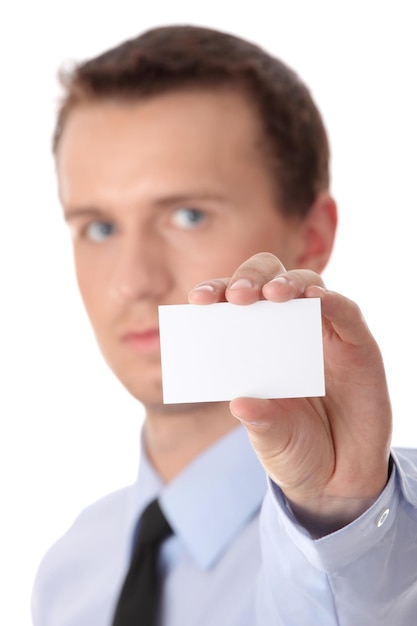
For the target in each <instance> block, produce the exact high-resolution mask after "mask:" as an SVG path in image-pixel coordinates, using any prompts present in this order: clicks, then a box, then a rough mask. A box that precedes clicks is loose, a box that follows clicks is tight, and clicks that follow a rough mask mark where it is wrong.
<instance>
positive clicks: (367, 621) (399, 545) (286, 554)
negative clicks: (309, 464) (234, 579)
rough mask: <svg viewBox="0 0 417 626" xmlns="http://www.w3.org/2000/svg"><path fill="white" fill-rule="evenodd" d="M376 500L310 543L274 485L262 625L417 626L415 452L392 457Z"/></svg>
mask: <svg viewBox="0 0 417 626" xmlns="http://www.w3.org/2000/svg"><path fill="white" fill-rule="evenodd" d="M392 457H393V461H394V467H393V471H392V473H391V477H390V479H389V481H388V484H387V485H386V487H385V489H384V491H383V492H382V494H381V495H380V497H379V498H378V500H377V501H376V502H375V503H374V504H373V505H372V507H371V508H370V509H368V510H367V511H366V512H365V513H364V514H363V515H361V517H359V518H358V519H356V520H355V521H354V522H352V523H351V524H349V525H348V526H346V527H344V528H343V529H341V530H338V531H337V532H334V533H332V534H330V535H326V536H325V537H322V538H320V539H312V538H311V537H310V535H309V533H308V532H307V531H306V530H305V529H304V528H303V527H302V526H301V525H300V524H299V523H298V522H297V520H296V519H295V518H294V516H293V515H292V513H291V511H290V510H289V509H288V507H287V506H286V503H285V499H284V498H283V496H282V493H281V491H280V489H279V488H278V487H277V486H276V485H274V484H273V483H272V482H269V489H268V493H267V495H266V498H265V501H264V504H263V508H262V512H261V524H260V528H261V547H262V559H263V566H262V572H261V577H260V584H259V587H258V596H257V624H259V626H261V624H262V625H265V624H276V625H277V626H281V625H282V626H299V625H300V624H312V625H313V624H314V625H316V624H320V626H353V625H354V626H374V625H375V626H377V625H378V626H392V625H393V624H398V625H400V624H401V626H415V625H416V623H417V622H416V620H417V450H404V449H403V450H398V451H394V452H393V453H392Z"/></svg>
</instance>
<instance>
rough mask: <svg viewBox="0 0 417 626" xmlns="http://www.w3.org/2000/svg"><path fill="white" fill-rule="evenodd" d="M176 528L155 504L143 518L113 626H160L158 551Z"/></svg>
mask: <svg viewBox="0 0 417 626" xmlns="http://www.w3.org/2000/svg"><path fill="white" fill-rule="evenodd" d="M171 533H172V528H171V527H170V525H169V524H168V522H167V520H166V519H165V517H164V514H163V513H162V511H161V509H160V506H159V503H158V500H153V501H152V502H151V503H150V504H149V505H148V507H147V508H146V509H145V511H144V512H143V514H142V517H141V520H140V527H139V535H138V539H137V543H136V546H135V549H134V553H133V556H132V561H131V563H130V567H129V571H128V572H127V575H126V578H125V581H124V583H123V587H122V590H121V592H120V596H119V600H118V603H117V606H116V612H115V614H114V618H113V626H156V619H157V615H158V602H159V590H160V589H159V587H160V585H159V580H158V568H157V559H158V550H159V547H160V545H161V543H162V541H163V540H164V539H166V537H168V536H169V535H170V534H171Z"/></svg>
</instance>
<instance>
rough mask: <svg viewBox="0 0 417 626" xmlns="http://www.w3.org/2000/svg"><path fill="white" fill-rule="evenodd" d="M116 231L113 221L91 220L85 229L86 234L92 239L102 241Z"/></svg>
mask: <svg viewBox="0 0 417 626" xmlns="http://www.w3.org/2000/svg"><path fill="white" fill-rule="evenodd" d="M114 231H115V226H114V224H112V223H111V222H90V224H88V226H87V227H86V229H85V236H86V237H87V239H90V240H91V241H95V242H100V241H103V240H104V239H107V237H110V235H112V234H113V233H114Z"/></svg>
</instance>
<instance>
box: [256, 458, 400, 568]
mask: <svg viewBox="0 0 417 626" xmlns="http://www.w3.org/2000/svg"><path fill="white" fill-rule="evenodd" d="M397 475H398V471H397V468H396V466H395V464H394V466H393V469H392V472H391V476H390V478H389V480H388V483H387V485H386V486H385V489H384V491H383V492H382V493H381V495H380V496H379V498H378V499H377V500H376V501H375V502H374V504H373V505H372V506H371V507H370V508H369V509H368V510H367V511H365V513H363V514H362V515H361V516H360V517H358V518H357V519H356V520H354V521H353V522H351V523H350V524H348V525H347V526H345V527H343V528H341V529H340V530H337V531H336V532H334V533H331V534H329V535H326V536H324V537H321V538H320V539H312V538H311V536H310V534H309V532H308V531H307V530H306V529H305V528H304V527H303V526H302V525H301V524H300V523H299V522H298V520H297V519H296V518H295V516H294V515H293V513H292V512H291V510H290V509H289V507H288V506H287V504H286V500H285V498H284V496H283V493H282V491H281V489H280V488H279V487H278V486H277V485H276V484H275V483H273V482H272V481H271V480H270V479H268V484H269V493H270V494H271V496H272V499H273V503H274V507H275V510H276V512H277V514H278V519H279V522H280V524H281V526H282V527H283V529H284V531H285V533H286V534H287V536H288V537H289V538H290V539H291V541H292V542H293V543H294V544H295V545H296V546H297V548H298V549H299V550H300V551H301V552H302V553H303V554H304V556H305V557H306V559H308V561H309V562H310V563H311V564H312V565H313V566H314V567H315V568H317V569H319V570H321V571H324V572H331V571H332V570H336V569H338V568H340V567H344V566H346V565H348V564H349V563H351V562H353V561H355V560H356V559H358V558H359V557H361V556H362V555H363V554H364V553H365V552H367V551H368V550H371V549H372V548H373V547H374V546H375V545H376V544H377V543H379V542H380V541H381V540H382V539H383V537H385V535H386V534H387V532H388V531H389V530H390V528H391V527H392V525H393V523H394V520H395V517H396V514H397V509H398V502H399V491H400V489H399V487H398V486H397V482H398V480H397Z"/></svg>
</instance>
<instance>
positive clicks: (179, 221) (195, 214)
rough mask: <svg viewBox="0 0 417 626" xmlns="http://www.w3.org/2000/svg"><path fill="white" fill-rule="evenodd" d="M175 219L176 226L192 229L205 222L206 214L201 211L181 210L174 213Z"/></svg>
mask: <svg viewBox="0 0 417 626" xmlns="http://www.w3.org/2000/svg"><path fill="white" fill-rule="evenodd" d="M173 219H174V223H175V224H176V226H179V227H180V228H188V229H192V228H195V227H196V226H199V225H200V224H201V223H202V222H204V220H205V219H206V214H205V212H204V211H202V210H201V209H188V208H181V209H176V211H174V218H173Z"/></svg>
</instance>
